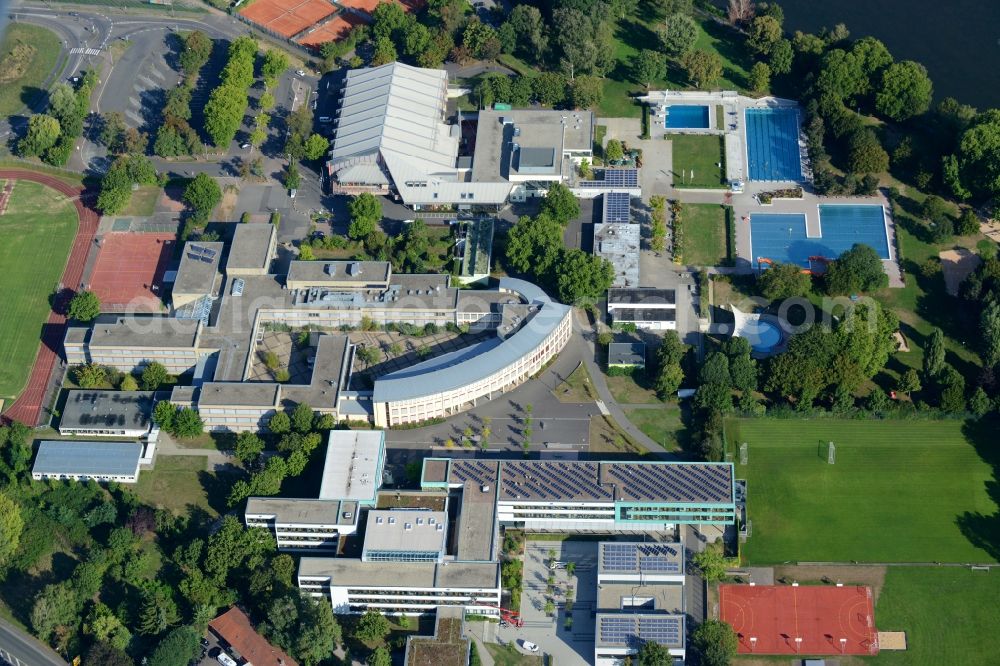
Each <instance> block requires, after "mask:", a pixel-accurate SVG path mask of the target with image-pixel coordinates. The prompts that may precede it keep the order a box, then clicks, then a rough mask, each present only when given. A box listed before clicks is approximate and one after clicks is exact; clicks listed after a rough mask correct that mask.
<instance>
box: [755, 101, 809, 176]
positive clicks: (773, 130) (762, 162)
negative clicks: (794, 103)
mask: <svg viewBox="0 0 1000 666" xmlns="http://www.w3.org/2000/svg"><path fill="white" fill-rule="evenodd" d="M746 141H747V168H748V169H749V174H748V175H749V176H750V180H777V181H787V180H792V181H800V180H802V162H801V158H800V157H799V111H798V109H794V108H779V109H747V110H746Z"/></svg>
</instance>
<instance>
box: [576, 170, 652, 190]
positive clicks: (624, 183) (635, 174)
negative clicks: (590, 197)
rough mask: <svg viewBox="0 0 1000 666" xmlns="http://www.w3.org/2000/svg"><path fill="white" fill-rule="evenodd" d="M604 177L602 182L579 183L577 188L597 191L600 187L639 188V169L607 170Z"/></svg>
mask: <svg viewBox="0 0 1000 666" xmlns="http://www.w3.org/2000/svg"><path fill="white" fill-rule="evenodd" d="M603 176H604V177H603V178H601V179H600V180H582V181H580V182H579V183H577V186H579V187H583V188H595V189H596V188H600V187H622V188H630V189H631V188H636V187H639V170H638V169H605V170H604V172H603Z"/></svg>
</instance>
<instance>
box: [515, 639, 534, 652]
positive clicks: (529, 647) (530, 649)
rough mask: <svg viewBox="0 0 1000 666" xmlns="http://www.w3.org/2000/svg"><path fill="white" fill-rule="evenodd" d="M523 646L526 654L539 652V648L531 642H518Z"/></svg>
mask: <svg viewBox="0 0 1000 666" xmlns="http://www.w3.org/2000/svg"><path fill="white" fill-rule="evenodd" d="M518 642H519V643H520V644H521V649H522V650H524V651H526V652H538V646H537V645H535V644H534V643H532V642H531V641H526V640H524V639H523V638H522V639H521V640H520V641H518Z"/></svg>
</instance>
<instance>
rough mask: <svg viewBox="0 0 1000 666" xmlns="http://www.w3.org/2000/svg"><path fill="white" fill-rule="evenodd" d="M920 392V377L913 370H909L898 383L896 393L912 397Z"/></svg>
mask: <svg viewBox="0 0 1000 666" xmlns="http://www.w3.org/2000/svg"><path fill="white" fill-rule="evenodd" d="M919 390H920V376H919V375H918V374H917V371H916V370H914V369H913V368H909V369H907V371H906V372H904V373H903V374H902V376H901V377H900V378H899V381H898V382H897V383H896V391H897V392H899V393H905V394H906V395H910V394H911V393H914V392H916V391H919Z"/></svg>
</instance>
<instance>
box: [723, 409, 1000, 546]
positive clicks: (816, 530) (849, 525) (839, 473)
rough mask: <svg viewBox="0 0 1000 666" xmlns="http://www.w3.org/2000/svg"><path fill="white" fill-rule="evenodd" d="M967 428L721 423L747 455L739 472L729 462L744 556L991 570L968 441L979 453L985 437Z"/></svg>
mask: <svg viewBox="0 0 1000 666" xmlns="http://www.w3.org/2000/svg"><path fill="white" fill-rule="evenodd" d="M973 428H974V427H973V426H969V425H967V424H966V423H965V422H963V421H867V420H866V421H855V420H836V419H817V420H805V419H789V420H779V419H731V420H730V421H728V422H727V440H728V442H729V444H730V446H731V447H733V448H734V449H735V447H737V446H739V444H740V443H741V442H747V443H748V446H749V456H748V463H749V464H747V465H746V466H744V465H741V464H740V463H739V455H738V453H737V454H736V455H735V456H734V461H735V462H736V475H737V477H739V478H746V479H747V484H748V485H747V502H748V511H749V517H750V520H751V523H752V530H753V532H752V536H751V538H750V539H749V540H748V542H747V543H746V544H745V546H744V551H743V552H744V554H745V556H746V558H747V559H748V561H749V562H750V563H751V564H764V563H778V562H786V561H797V562H816V561H823V562H851V561H857V562H993V561H996V553H997V544H998V543H1000V527H998V522H1000V520H998V519H997V518H996V514H997V505H996V503H995V502H994V500H993V499H992V498H991V497H990V494H989V488H992V487H993V486H994V485H995V480H994V474H993V468H992V467H991V465H990V464H988V463H987V462H985V461H984V460H983V459H982V458H981V457H980V455H979V453H978V452H977V449H976V448H975V447H974V446H973V444H972V443H971V442H970V441H969V439H968V438H967V436H971V437H974V438H975V439H976V440H977V442H976V443H977V444H978V445H979V446H980V447H981V448H983V449H984V450H985V449H987V448H988V447H989V444H988V442H989V440H990V438H991V437H992V438H994V439H995V436H993V435H990V434H989V433H988V432H986V430H985V428H984V429H983V432H982V434H977V433H975V432H973ZM829 441H833V442H834V443H835V446H836V463H835V464H833V465H830V464H828V463H827V442H829ZM965 532H968V533H969V534H970V535H972V537H973V538H975V539H976V540H977V541H979V542H981V543H984V544H986V548H981V547H978V546H976V545H974V544H973V543H972V541H970V538H968V537H967V536H966V533H965ZM991 553H992V555H991Z"/></svg>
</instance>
